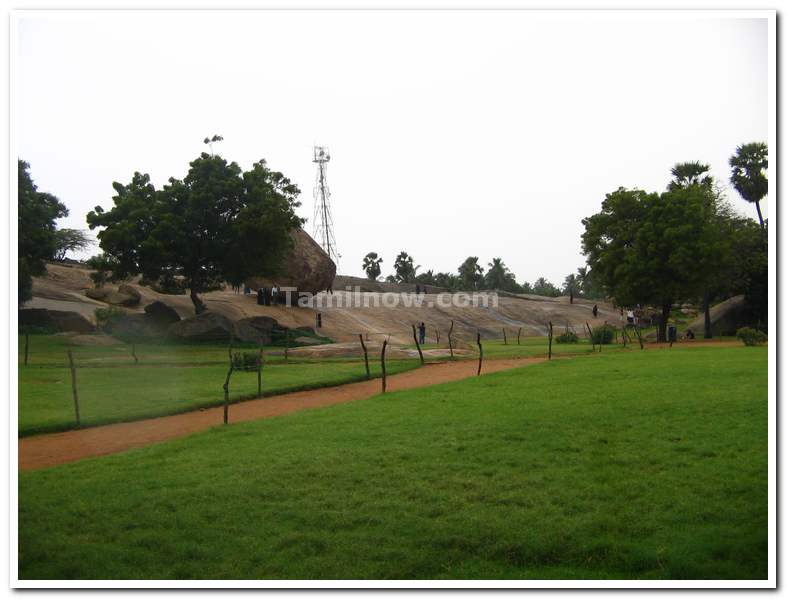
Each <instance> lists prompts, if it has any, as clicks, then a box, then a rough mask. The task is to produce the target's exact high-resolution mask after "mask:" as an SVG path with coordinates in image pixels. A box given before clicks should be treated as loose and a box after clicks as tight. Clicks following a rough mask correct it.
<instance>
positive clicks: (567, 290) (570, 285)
mask: <svg viewBox="0 0 787 599" xmlns="http://www.w3.org/2000/svg"><path fill="white" fill-rule="evenodd" d="M580 291H581V287H580V285H579V279H578V278H577V275H575V274H573V273H572V274H570V275H566V278H565V279H564V280H563V290H562V292H563V295H567V296H569V297H570V298H571V303H572V304H573V303H574V296H575V295H579V294H580Z"/></svg>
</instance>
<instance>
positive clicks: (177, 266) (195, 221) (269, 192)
mask: <svg viewBox="0 0 787 599" xmlns="http://www.w3.org/2000/svg"><path fill="white" fill-rule="evenodd" d="M113 187H114V189H115V194H116V195H115V196H114V197H113V198H112V199H113V202H114V207H113V208H112V209H111V210H110V211H108V212H105V211H104V210H103V209H102V208H101V207H100V206H97V207H96V208H95V210H94V211H91V212H90V213H89V214H88V215H87V222H88V224H89V226H90V228H91V229H95V228H99V227H103V230H101V231H100V232H99V233H98V239H99V244H100V246H101V249H102V250H103V251H104V252H105V254H106V255H107V256H108V257H109V259H110V260H111V261H112V264H113V266H114V270H113V273H112V275H113V277H114V278H123V277H126V276H129V275H134V274H138V273H141V274H142V275H144V276H145V278H148V279H151V280H153V279H158V278H159V277H163V276H170V277H172V276H181V277H183V279H184V283H185V285H186V286H187V287H188V288H189V289H190V290H191V300H192V302H193V304H194V308H195V311H196V312H197V313H200V312H202V311H203V310H205V305H204V304H203V302H202V300H201V299H200V298H199V293H201V292H204V291H206V290H208V289H210V288H211V287H214V286H215V282H216V281H228V282H230V283H232V284H234V285H239V284H241V283H242V282H243V281H244V280H245V279H246V278H247V277H249V276H251V275H262V276H271V275H275V274H278V272H280V268H281V263H282V260H283V258H284V256H285V253H286V251H287V250H288V249H289V247H290V246H291V238H290V231H291V230H292V229H293V228H296V227H298V226H300V225H301V224H303V222H304V221H303V220H302V219H300V218H299V217H298V216H296V214H295V211H294V210H295V208H296V207H297V206H299V205H300V202H298V201H297V197H298V194H299V193H300V192H299V190H298V188H297V186H295V185H294V184H293V183H291V182H290V180H289V179H287V178H286V177H285V176H284V175H283V174H281V173H279V172H276V171H272V170H271V169H269V168H268V166H267V164H266V162H265V160H260V161H259V162H256V163H254V164H253V165H252V167H251V169H250V170H248V171H246V172H244V171H242V170H241V168H240V167H239V166H238V165H237V164H236V163H235V162H232V163H228V162H227V161H226V160H225V159H224V158H222V157H221V156H219V155H216V156H210V155H208V154H206V153H202V154H201V155H200V156H199V157H198V158H197V159H195V160H194V161H193V162H191V163H190V168H189V171H188V174H187V175H186V177H185V178H184V179H183V180H178V179H175V178H170V179H169V182H168V184H167V185H164V186H163V188H161V189H156V188H155V187H154V186H153V184H152V183H151V182H150V176H149V175H147V174H141V173H139V172H137V173H134V176H133V177H132V179H131V181H130V182H129V183H128V184H126V185H123V184H121V183H117V182H115V183H113Z"/></svg>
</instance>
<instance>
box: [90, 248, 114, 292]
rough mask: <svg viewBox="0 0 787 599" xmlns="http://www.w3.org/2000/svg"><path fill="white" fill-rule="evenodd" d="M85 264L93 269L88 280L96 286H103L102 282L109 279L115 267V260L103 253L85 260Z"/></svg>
mask: <svg viewBox="0 0 787 599" xmlns="http://www.w3.org/2000/svg"><path fill="white" fill-rule="evenodd" d="M85 266H87V267H88V268H90V269H92V270H93V272H91V273H90V280H91V281H93V284H94V285H95V286H96V288H99V287H103V286H104V283H106V282H107V281H108V280H110V279H111V277H112V272H113V270H115V269H116V268H117V265H116V261H115V260H114V259H113V258H112V257H111V256H108V255H107V254H103V253H102V254H99V255H97V256H91V257H90V258H88V259H87V260H85Z"/></svg>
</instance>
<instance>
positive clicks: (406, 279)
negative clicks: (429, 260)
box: [394, 252, 421, 283]
mask: <svg viewBox="0 0 787 599" xmlns="http://www.w3.org/2000/svg"><path fill="white" fill-rule="evenodd" d="M419 268H421V267H420V266H413V257H412V256H410V255H409V254H408V253H407V252H399V255H398V256H396V261H395V262H394V270H395V271H396V276H395V279H396V282H397V283H414V282H415V273H416V271H417V270H418V269H419Z"/></svg>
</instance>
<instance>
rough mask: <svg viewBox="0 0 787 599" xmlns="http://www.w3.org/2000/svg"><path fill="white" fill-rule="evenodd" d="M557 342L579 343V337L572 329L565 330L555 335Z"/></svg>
mask: <svg viewBox="0 0 787 599" xmlns="http://www.w3.org/2000/svg"><path fill="white" fill-rule="evenodd" d="M555 341H557V342H558V343H579V337H577V334H576V333H575V332H574V331H566V332H564V333H561V334H560V335H558V336H557V337H555Z"/></svg>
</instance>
